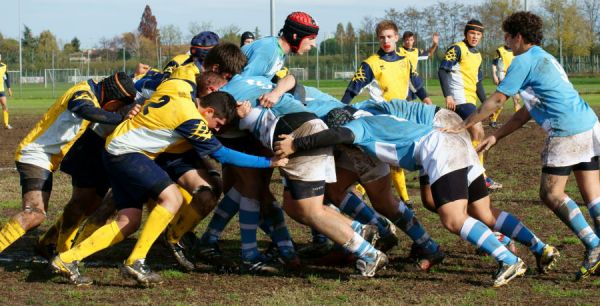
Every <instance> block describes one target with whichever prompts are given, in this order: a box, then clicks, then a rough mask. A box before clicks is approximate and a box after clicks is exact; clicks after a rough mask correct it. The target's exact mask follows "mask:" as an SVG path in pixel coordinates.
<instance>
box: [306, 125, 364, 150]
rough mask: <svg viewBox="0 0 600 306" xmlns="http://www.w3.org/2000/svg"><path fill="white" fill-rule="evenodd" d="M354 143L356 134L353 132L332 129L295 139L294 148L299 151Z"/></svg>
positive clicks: (346, 129)
mask: <svg viewBox="0 0 600 306" xmlns="http://www.w3.org/2000/svg"><path fill="white" fill-rule="evenodd" d="M352 143H354V134H353V133H352V130H350V129H349V128H346V127H337V128H331V129H327V130H323V131H320V132H318V133H315V134H312V135H308V136H304V137H299V138H295V139H294V147H295V148H296V150H297V151H306V150H311V149H316V148H323V147H329V146H334V145H337V144H352Z"/></svg>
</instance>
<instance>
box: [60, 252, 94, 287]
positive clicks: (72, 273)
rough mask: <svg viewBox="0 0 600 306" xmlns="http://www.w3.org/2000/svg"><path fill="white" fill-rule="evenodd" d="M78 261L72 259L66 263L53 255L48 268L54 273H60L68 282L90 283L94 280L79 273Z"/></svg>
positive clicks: (81, 284)
mask: <svg viewBox="0 0 600 306" xmlns="http://www.w3.org/2000/svg"><path fill="white" fill-rule="evenodd" d="M77 264H78V262H77V261H73V262H69V263H66V262H64V261H62V260H61V259H60V257H58V256H54V258H52V260H51V261H50V268H51V269H52V272H53V273H55V274H59V275H62V276H64V277H66V278H67V279H69V282H70V283H71V284H73V285H76V286H87V285H91V284H92V283H93V282H94V281H93V280H92V279H91V278H89V277H87V276H83V275H81V272H79V267H77Z"/></svg>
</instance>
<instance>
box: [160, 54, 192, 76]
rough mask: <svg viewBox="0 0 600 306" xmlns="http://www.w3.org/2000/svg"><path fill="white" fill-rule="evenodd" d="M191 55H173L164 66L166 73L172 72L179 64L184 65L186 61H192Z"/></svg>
mask: <svg viewBox="0 0 600 306" xmlns="http://www.w3.org/2000/svg"><path fill="white" fill-rule="evenodd" d="M190 59H191V56H190V55H189V54H187V53H186V54H179V55H176V56H175V57H173V58H172V59H171V60H170V61H169V62H168V63H167V64H166V65H165V67H164V68H163V72H164V73H172V72H173V71H174V70H175V69H177V68H178V67H179V66H181V65H183V64H184V63H185V62H187V61H190Z"/></svg>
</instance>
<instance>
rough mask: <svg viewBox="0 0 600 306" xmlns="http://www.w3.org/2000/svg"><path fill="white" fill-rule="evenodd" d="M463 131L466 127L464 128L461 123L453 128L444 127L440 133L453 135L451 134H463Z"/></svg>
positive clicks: (463, 124)
mask: <svg viewBox="0 0 600 306" xmlns="http://www.w3.org/2000/svg"><path fill="white" fill-rule="evenodd" d="M465 130H467V127H466V126H465V123H464V122H461V123H459V124H457V125H454V126H449V127H445V128H442V129H441V131H442V132H446V133H453V134H460V133H462V132H464V131H465Z"/></svg>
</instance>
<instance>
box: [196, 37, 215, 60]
mask: <svg viewBox="0 0 600 306" xmlns="http://www.w3.org/2000/svg"><path fill="white" fill-rule="evenodd" d="M218 43H219V35H217V33H215V32H212V31H204V32H200V33H198V35H196V36H194V37H193V38H192V41H191V42H190V55H191V56H192V57H195V58H198V59H199V60H200V61H203V60H204V58H205V57H206V55H207V54H208V51H210V49H212V48H213V47H214V46H216V45H217V44H218Z"/></svg>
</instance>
